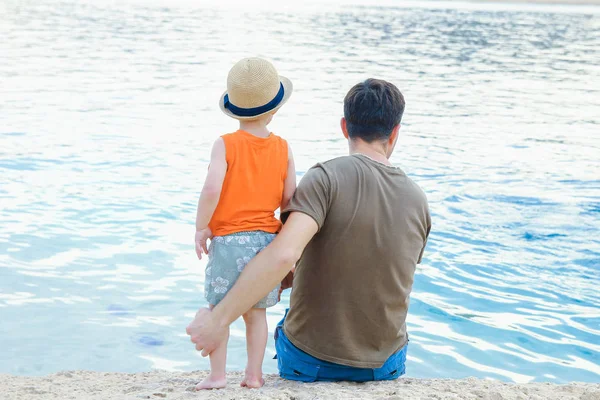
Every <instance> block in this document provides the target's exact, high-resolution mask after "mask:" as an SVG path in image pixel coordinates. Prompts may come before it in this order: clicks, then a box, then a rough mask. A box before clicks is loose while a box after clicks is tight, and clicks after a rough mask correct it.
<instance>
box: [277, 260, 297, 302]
mask: <svg viewBox="0 0 600 400" xmlns="http://www.w3.org/2000/svg"><path fill="white" fill-rule="evenodd" d="M294 272H296V266H294V267H293V268H292V270H291V271H290V272H288V274H287V275H286V276H285V278H283V280H282V281H281V286H279V295H278V296H277V301H281V293H283V291H284V290H286V289H289V288H291V287H292V284H293V282H294Z"/></svg>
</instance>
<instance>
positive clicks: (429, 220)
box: [417, 207, 431, 264]
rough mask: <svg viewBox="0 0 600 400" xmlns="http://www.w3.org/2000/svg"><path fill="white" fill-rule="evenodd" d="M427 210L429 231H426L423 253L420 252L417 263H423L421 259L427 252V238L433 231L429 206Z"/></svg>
mask: <svg viewBox="0 0 600 400" xmlns="http://www.w3.org/2000/svg"><path fill="white" fill-rule="evenodd" d="M426 212H427V217H426V219H427V231H426V233H425V240H424V242H423V248H422V249H421V254H419V261H417V264H421V260H422V259H423V253H425V247H427V239H428V238H429V233H430V232H431V214H429V207H427V209H426Z"/></svg>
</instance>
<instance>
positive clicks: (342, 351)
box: [187, 79, 431, 381]
mask: <svg viewBox="0 0 600 400" xmlns="http://www.w3.org/2000/svg"><path fill="white" fill-rule="evenodd" d="M404 105H405V104H404V98H403V96H402V94H401V93H400V91H399V90H398V89H397V88H396V87H395V86H394V85H393V84H391V83H389V82H386V81H382V80H376V79H368V80H366V81H364V82H362V83H359V84H357V85H356V86H354V87H353V88H352V89H350V91H349V92H348V94H347V95H346V98H345V99H344V118H342V120H341V128H342V132H343V134H344V136H345V137H346V139H348V144H349V149H350V155H349V156H345V157H339V158H336V159H333V160H330V161H327V162H324V163H321V164H317V165H316V166H314V167H313V168H312V169H310V170H309V171H308V172H307V173H306V175H305V176H304V177H303V178H302V180H301V182H300V184H299V186H298V189H297V190H296V193H295V194H294V197H293V199H292V201H291V202H290V204H289V206H288V207H287V208H286V209H285V210H284V211H283V212H282V220H283V221H284V222H285V225H284V227H283V229H282V230H281V232H280V233H279V235H278V236H277V237H276V238H275V240H274V241H273V242H272V243H271V244H270V245H269V246H268V247H266V248H265V249H264V250H263V251H262V252H261V253H259V254H258V255H257V256H256V257H255V258H254V259H252V260H251V261H250V263H249V264H248V265H247V266H246V267H245V269H244V271H243V272H242V274H241V275H240V277H239V279H238V281H237V282H236V283H235V285H234V286H233V288H232V289H230V291H229V293H228V294H227V296H226V297H225V299H223V300H222V301H221V302H220V303H219V305H218V306H216V307H215V308H214V309H213V311H212V312H211V311H209V310H208V309H201V310H199V311H198V314H197V315H196V318H195V319H194V321H192V323H191V324H190V325H189V326H188V328H187V332H188V334H189V335H190V336H191V339H192V342H194V343H196V349H198V350H202V355H203V356H206V355H208V354H209V353H210V352H211V351H213V350H214V349H215V348H216V347H217V345H218V344H219V342H220V340H221V338H223V337H224V333H225V331H226V328H227V327H228V326H229V324H231V323H232V322H233V321H234V320H235V319H237V318H238V317H239V316H240V315H242V314H243V313H244V312H245V311H246V310H248V309H249V308H250V307H252V305H253V304H255V303H256V302H257V301H258V300H260V299H261V298H262V297H264V296H265V295H266V294H267V293H268V292H269V291H270V290H271V289H272V288H273V287H275V286H277V284H278V282H279V281H281V280H282V279H283V278H284V277H286V276H287V275H288V273H289V272H290V270H291V268H292V267H293V265H294V264H295V263H296V264H297V265H296V269H295V275H294V278H293V279H294V280H293V282H294V289H293V291H292V294H291V300H290V309H289V312H288V313H287V315H286V317H285V318H284V321H282V322H281V323H280V324H279V326H278V327H277V329H276V332H275V338H276V350H277V357H278V366H279V371H280V375H281V376H282V377H283V378H287V379H292V380H299V381H316V380H334V381H335V380H351V381H369V380H388V379H396V378H397V377H399V376H400V375H402V374H404V371H405V367H404V364H405V360H406V351H407V345H408V336H407V333H406V315H407V311H408V303H409V295H410V292H411V289H412V284H413V278H414V273H415V268H416V265H417V264H418V263H419V262H420V261H421V257H422V255H423V250H424V249H425V244H426V242H427V237H428V235H429V231H430V227H431V219H430V214H429V209H428V205H427V199H426V197H425V194H424V193H423V192H422V191H421V189H420V188H419V187H418V186H417V185H416V184H415V183H414V182H413V181H412V180H411V179H410V178H408V177H407V176H406V175H405V174H404V172H403V171H402V170H401V169H400V168H397V167H394V166H393V165H392V164H391V163H390V161H389V158H390V156H391V154H392V152H393V150H394V147H395V145H396V141H397V139H398V131H399V129H400V121H401V119H402V114H403V112H404ZM284 283H285V282H284Z"/></svg>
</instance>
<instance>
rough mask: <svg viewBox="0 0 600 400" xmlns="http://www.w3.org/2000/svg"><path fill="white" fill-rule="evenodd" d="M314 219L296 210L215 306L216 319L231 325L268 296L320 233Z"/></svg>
mask: <svg viewBox="0 0 600 400" xmlns="http://www.w3.org/2000/svg"><path fill="white" fill-rule="evenodd" d="M317 230H318V226H317V223H316V222H315V220H313V219H312V218H311V217H309V216H308V215H306V214H302V213H300V212H293V213H292V214H291V215H290V216H289V218H288V219H287V221H286V223H285V225H284V227H283V229H282V230H281V233H279V235H277V237H276V238H275V239H274V240H273V242H272V243H271V244H270V245H269V246H267V247H266V248H265V249H264V250H263V251H261V252H260V253H258V255H257V256H256V257H254V258H253V259H252V260H250V262H249V263H248V265H246V267H245V268H244V270H243V271H242V273H241V275H240V277H239V278H238V280H237V282H236V283H235V285H234V286H233V287H232V288H231V289H230V290H229V292H228V293H227V295H226V296H225V298H224V299H223V300H221V302H220V303H219V304H218V305H217V306H216V307H215V308H214V310H213V314H215V317H216V318H217V320H218V321H219V322H220V323H222V324H226V325H229V324H231V323H232V322H233V321H235V320H236V319H237V318H238V317H240V316H241V315H242V314H243V313H245V312H246V311H248V310H249V309H250V308H252V306H253V305H254V304H256V303H258V301H259V300H260V299H262V298H263V297H265V296H266V295H267V294H268V293H269V292H270V291H271V290H273V288H274V287H276V286H277V285H278V284H279V283H280V282H281V280H282V279H283V278H285V276H286V275H287V274H288V272H290V270H291V269H292V267H293V266H294V264H295V263H296V261H298V259H299V258H300V256H301V255H302V252H303V251H304V248H305V247H306V245H307V244H308V242H310V240H311V239H312V238H313V236H314V235H315V233H317Z"/></svg>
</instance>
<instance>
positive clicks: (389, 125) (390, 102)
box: [344, 79, 405, 143]
mask: <svg viewBox="0 0 600 400" xmlns="http://www.w3.org/2000/svg"><path fill="white" fill-rule="evenodd" d="M404 105H405V103H404V96H402V93H400V91H399V90H398V88H397V87H396V86H394V84H392V83H390V82H386V81H384V80H380V79H367V80H366V81H364V82H361V83H359V84H357V85H355V86H354V87H353V88H352V89H350V91H349V92H348V94H346V97H345V98H344V118H345V119H346V127H347V129H348V136H350V138H351V139H362V140H364V141H366V142H369V143H370V142H373V141H375V140H385V139H388V138H389V136H390V135H391V133H392V131H393V129H394V127H395V126H396V125H398V124H400V121H401V120H402V114H403V113H404Z"/></svg>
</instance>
